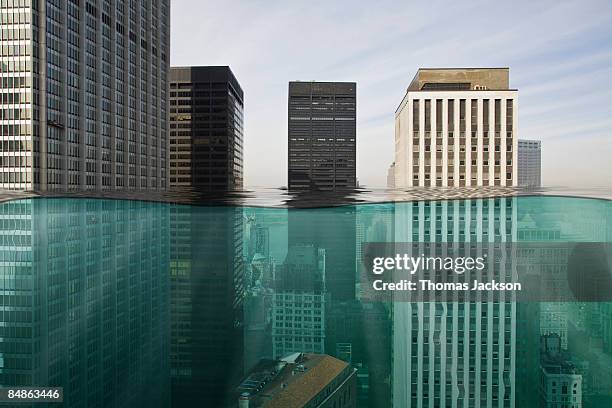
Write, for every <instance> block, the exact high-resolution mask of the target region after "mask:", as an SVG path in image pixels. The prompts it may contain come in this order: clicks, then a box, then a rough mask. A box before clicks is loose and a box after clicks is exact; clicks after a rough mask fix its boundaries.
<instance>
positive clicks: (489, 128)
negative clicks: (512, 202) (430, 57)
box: [395, 68, 518, 188]
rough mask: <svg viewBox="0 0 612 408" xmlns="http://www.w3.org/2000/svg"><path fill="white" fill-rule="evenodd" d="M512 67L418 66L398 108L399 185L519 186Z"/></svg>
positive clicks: (396, 128)
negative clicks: (511, 82) (510, 77)
mask: <svg viewBox="0 0 612 408" xmlns="http://www.w3.org/2000/svg"><path fill="white" fill-rule="evenodd" d="M517 96H518V92H517V90H516V89H510V88H509V69H508V68H431V69H430V68H421V69H419V70H418V72H417V74H416V75H415V77H414V79H413V80H412V82H411V83H410V86H409V87H408V90H407V92H406V95H405V96H404V99H403V100H402V102H401V103H400V105H399V107H398V109H397V111H396V112H395V164H396V169H395V186H396V187H398V188H403V187H475V186H516V185H517V166H516V162H517V153H516V152H517V149H516V147H517V137H516V127H517V115H516V112H517Z"/></svg>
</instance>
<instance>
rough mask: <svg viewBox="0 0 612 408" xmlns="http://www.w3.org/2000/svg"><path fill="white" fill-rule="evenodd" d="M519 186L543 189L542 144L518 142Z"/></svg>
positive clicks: (538, 142) (531, 141)
mask: <svg viewBox="0 0 612 408" xmlns="http://www.w3.org/2000/svg"><path fill="white" fill-rule="evenodd" d="M518 185H519V186H521V187H542V142H541V141H539V140H519V141H518Z"/></svg>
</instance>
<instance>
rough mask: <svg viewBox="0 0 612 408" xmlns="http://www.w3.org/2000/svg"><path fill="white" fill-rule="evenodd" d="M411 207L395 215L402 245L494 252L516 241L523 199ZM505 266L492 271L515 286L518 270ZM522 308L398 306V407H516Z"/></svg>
mask: <svg viewBox="0 0 612 408" xmlns="http://www.w3.org/2000/svg"><path fill="white" fill-rule="evenodd" d="M403 204H404V205H396V207H395V213H394V216H395V226H394V236H395V242H413V243H434V242H436V243H442V242H448V243H451V242H452V243H455V244H458V245H462V244H463V243H466V242H471V243H478V244H476V245H478V248H487V247H488V248H489V251H490V250H491V247H492V246H493V245H499V244H500V243H503V242H515V241H516V236H517V235H516V234H517V227H516V216H517V201H516V199H515V198H493V199H482V200H451V201H447V202H444V201H438V202H414V203H403ZM479 250H480V249H479ZM502 258H503V259H507V260H508V261H507V262H499V264H497V263H495V264H491V263H490V264H489V265H488V266H487V270H488V271H489V274H494V275H493V276H495V278H496V279H502V280H503V279H506V280H508V279H510V277H511V276H512V274H513V273H514V267H513V265H512V261H511V260H510V258H509V257H507V256H506V255H502V254H499V255H498V256H496V259H502ZM489 262H491V261H490V260H489ZM517 304H518V303H517V302H516V301H514V300H513V298H512V295H509V296H507V297H506V298H500V299H499V301H490V300H486V299H475V298H474V297H471V298H467V299H466V300H465V301H451V300H450V299H449V301H446V302H444V301H438V300H436V301H430V302H405V301H396V302H393V305H392V316H393V331H392V333H393V336H392V337H393V344H392V347H393V349H392V350H393V351H392V353H393V354H392V358H391V361H392V365H393V367H392V370H393V371H392V372H393V375H392V387H393V393H392V395H393V406H398V407H406V408H421V407H436V406H439V407H463V406H465V407H483V408H484V407H488V408H492V407H497V408H500V407H504V408H512V407H515V406H516V404H517V400H516V398H517V395H516V390H517V388H516V381H515V378H516V370H517V367H516V356H517V338H516V328H517V320H516V319H517Z"/></svg>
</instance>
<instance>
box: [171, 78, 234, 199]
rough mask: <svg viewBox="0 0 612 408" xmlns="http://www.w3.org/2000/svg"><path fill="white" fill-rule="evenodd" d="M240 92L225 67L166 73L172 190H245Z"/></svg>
mask: <svg viewBox="0 0 612 408" xmlns="http://www.w3.org/2000/svg"><path fill="white" fill-rule="evenodd" d="M242 112H243V92H242V88H240V84H239V83H238V81H237V80H236V77H234V74H233V73H232V71H231V70H230V68H229V67H173V68H171V69H170V187H187V188H193V189H195V190H199V191H228V190H241V189H242V187H243V170H242V153H243V122H242Z"/></svg>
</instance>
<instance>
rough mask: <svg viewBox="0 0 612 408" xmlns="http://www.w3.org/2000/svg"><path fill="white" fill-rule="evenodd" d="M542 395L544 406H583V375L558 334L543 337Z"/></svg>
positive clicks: (554, 407)
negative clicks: (562, 346) (572, 360)
mask: <svg viewBox="0 0 612 408" xmlns="http://www.w3.org/2000/svg"><path fill="white" fill-rule="evenodd" d="M540 356H541V372H542V379H541V382H540V396H541V399H542V407H544V408H559V407H565V408H582V375H581V374H579V373H578V370H577V369H576V366H575V365H574V364H573V363H572V362H571V360H570V358H569V355H568V353H567V351H565V350H563V349H562V348H561V338H560V337H559V336H558V335H557V334H549V335H544V336H542V337H541V349H540Z"/></svg>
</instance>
